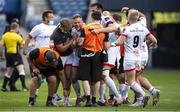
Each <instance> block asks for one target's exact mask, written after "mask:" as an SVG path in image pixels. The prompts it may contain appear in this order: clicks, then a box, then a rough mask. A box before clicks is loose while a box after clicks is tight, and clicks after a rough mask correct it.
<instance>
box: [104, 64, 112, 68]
mask: <svg viewBox="0 0 180 112" xmlns="http://www.w3.org/2000/svg"><path fill="white" fill-rule="evenodd" d="M104 66H107V67H111V68H113V67H114V65H113V64H108V63H104Z"/></svg>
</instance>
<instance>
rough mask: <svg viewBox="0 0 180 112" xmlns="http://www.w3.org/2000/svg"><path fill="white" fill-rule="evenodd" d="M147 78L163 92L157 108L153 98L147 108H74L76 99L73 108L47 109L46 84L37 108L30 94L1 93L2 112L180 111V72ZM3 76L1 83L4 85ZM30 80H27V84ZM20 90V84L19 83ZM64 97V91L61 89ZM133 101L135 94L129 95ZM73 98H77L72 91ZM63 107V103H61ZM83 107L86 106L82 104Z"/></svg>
mask: <svg viewBox="0 0 180 112" xmlns="http://www.w3.org/2000/svg"><path fill="white" fill-rule="evenodd" d="M144 74H145V76H146V77H147V78H148V79H149V80H150V81H151V82H152V84H153V85H154V86H155V87H157V88H158V89H160V90H161V96H160V102H159V104H158V105H157V106H155V107H153V106H152V96H151V95H150V94H149V92H147V93H148V94H149V95H150V96H151V98H150V101H149V104H148V106H147V107H146V108H141V107H129V106H127V105H121V106H118V107H112V106H106V107H73V105H74V102H75V99H72V100H71V102H70V103H71V105H72V107H53V108H52V107H45V102H46V96H47V85H46V83H44V84H43V85H42V87H41V89H40V92H39V94H38V98H37V104H36V106H35V107H28V95H29V93H28V92H1V91H0V111H180V71H175V70H173V71H172V70H148V71H146V72H144ZM2 79H3V78H2V76H1V77H0V83H1V84H2ZM29 81H30V78H27V82H29ZM17 86H18V88H20V87H21V86H20V82H19V81H18V83H17ZM59 93H60V95H61V96H62V89H61V88H60V89H59ZM129 96H130V98H131V100H132V99H133V97H132V96H133V93H132V92H131V91H130V94H129ZM71 97H72V98H75V94H74V91H73V90H72V93H71ZM59 104H60V105H61V104H62V102H59ZM82 105H84V104H83V103H82Z"/></svg>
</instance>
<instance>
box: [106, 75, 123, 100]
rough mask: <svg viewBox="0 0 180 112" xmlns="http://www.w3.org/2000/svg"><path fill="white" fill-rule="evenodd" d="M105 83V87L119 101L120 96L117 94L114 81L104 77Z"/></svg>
mask: <svg viewBox="0 0 180 112" xmlns="http://www.w3.org/2000/svg"><path fill="white" fill-rule="evenodd" d="M105 82H106V84H107V86H108V87H109V89H111V90H112V91H113V93H114V95H115V96H116V97H117V98H118V99H121V95H120V94H119V93H118V90H117V88H116V85H115V83H114V81H113V80H112V79H111V78H110V77H106V78H105Z"/></svg>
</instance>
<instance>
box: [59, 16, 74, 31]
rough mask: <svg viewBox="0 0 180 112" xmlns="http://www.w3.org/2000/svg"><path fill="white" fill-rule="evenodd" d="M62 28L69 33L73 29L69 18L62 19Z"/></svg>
mask: <svg viewBox="0 0 180 112" xmlns="http://www.w3.org/2000/svg"><path fill="white" fill-rule="evenodd" d="M60 26H61V28H62V29H63V30H64V31H66V32H68V31H70V30H71V28H72V21H71V20H70V19H68V18H62V19H61V21H60Z"/></svg>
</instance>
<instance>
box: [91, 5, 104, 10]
mask: <svg viewBox="0 0 180 112" xmlns="http://www.w3.org/2000/svg"><path fill="white" fill-rule="evenodd" d="M95 6H96V7H97V9H100V10H103V6H102V5H101V4H100V3H92V4H91V5H90V7H95Z"/></svg>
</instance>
